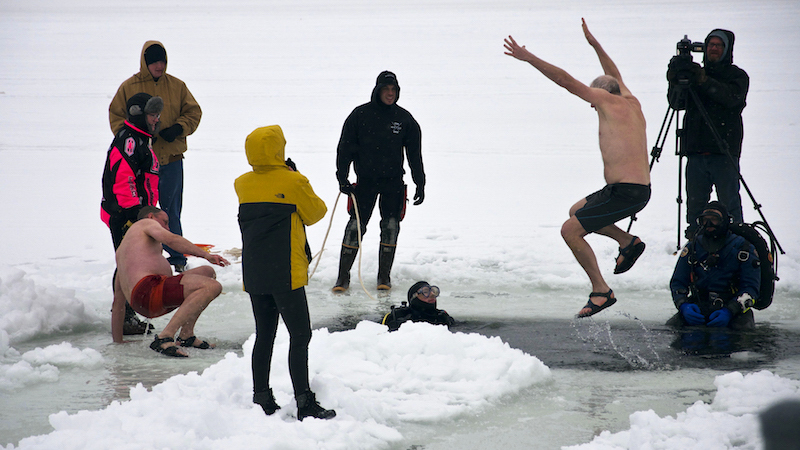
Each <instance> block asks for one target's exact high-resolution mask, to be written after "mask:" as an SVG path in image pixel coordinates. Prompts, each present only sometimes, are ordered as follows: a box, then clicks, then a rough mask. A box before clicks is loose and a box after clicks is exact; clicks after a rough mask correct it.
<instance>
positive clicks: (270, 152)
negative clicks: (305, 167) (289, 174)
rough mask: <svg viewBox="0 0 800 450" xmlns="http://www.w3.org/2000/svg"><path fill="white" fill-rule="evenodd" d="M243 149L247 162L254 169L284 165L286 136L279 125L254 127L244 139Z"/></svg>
mask: <svg viewBox="0 0 800 450" xmlns="http://www.w3.org/2000/svg"><path fill="white" fill-rule="evenodd" d="M244 149H245V152H246V153H247V162H248V163H249V164H250V165H251V166H253V170H255V171H258V170H256V169H258V168H259V167H264V166H284V167H286V160H285V158H284V154H285V149H286V138H284V137H283V130H282V129H281V127H280V126H279V125H270V126H268V127H261V128H256V129H255V130H254V131H253V132H252V133H250V135H249V136H247V139H246V140H245V141H244Z"/></svg>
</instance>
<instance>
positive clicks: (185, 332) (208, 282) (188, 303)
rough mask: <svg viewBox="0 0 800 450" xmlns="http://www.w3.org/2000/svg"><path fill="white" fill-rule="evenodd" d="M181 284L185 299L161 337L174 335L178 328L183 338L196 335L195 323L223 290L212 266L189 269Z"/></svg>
mask: <svg viewBox="0 0 800 450" xmlns="http://www.w3.org/2000/svg"><path fill="white" fill-rule="evenodd" d="M209 271H210V272H209ZM208 275H211V276H208ZM181 285H183V294H184V298H185V300H184V301H183V304H182V305H181V306H180V307H179V308H178V309H177V310H176V311H175V314H174V315H173V316H172V318H171V319H170V321H169V323H167V325H166V326H165V327H164V329H163V330H161V332H160V333H159V334H158V337H160V338H163V337H173V336H175V334H176V333H178V330H180V334H179V335H178V337H180V338H181V339H188V338H190V337H192V336H194V325H195V323H196V322H197V319H198V318H200V314H202V312H203V311H204V310H205V309H206V307H208V305H209V304H210V303H211V301H212V300H214V299H215V298H217V297H218V296H219V294H220V293H221V292H222V285H221V284H219V282H218V281H217V280H215V279H214V269H213V268H212V267H210V266H201V267H197V268H194V269H191V270H187V271H186V272H184V273H183V278H181Z"/></svg>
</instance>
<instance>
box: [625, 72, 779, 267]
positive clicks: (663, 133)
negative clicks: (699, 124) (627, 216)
mask: <svg viewBox="0 0 800 450" xmlns="http://www.w3.org/2000/svg"><path fill="white" fill-rule="evenodd" d="M676 89H677V92H678V95H679V96H681V97H682V98H679V99H678V101H677V102H676V103H677V104H679V105H686V104H687V99H688V100H691V101H692V102H693V104H694V106H696V107H697V110H698V111H699V112H700V115H701V116H702V117H703V121H704V122H705V124H706V125H707V126H708V128H709V130H710V131H711V134H712V136H713V137H714V140H715V141H716V143H717V146H718V147H719V149H720V151H721V152H722V154H724V155H726V156H727V157H728V158H729V159H730V160H731V162H732V163H733V164H734V166H735V167H738V161H737V160H736V159H735V158H734V157H733V155H731V152H730V148H729V146H728V143H727V142H726V141H725V140H724V139H722V137H721V136H720V134H719V132H718V131H717V129H716V127H714V124H713V123H712V122H711V118H710V117H709V115H708V112H707V111H706V109H705V107H704V106H703V104H702V103H701V102H700V98H699V97H698V96H697V92H695V91H694V89H693V88H692V86H691V85H689V84H688V82H684V83H680V82H679V83H678V84H677V85H676ZM687 95H688V98H687ZM673 119H675V154H676V155H677V156H678V197H677V198H676V199H675V200H676V201H677V202H678V239H677V246H676V253H677V251H679V250H680V249H681V205H682V204H683V197H682V190H683V186H682V181H683V157H684V156H686V155H685V154H684V152H682V151H681V149H683V148H685V147H683V146H682V144H685V142H684V139H685V136H684V133H683V128H681V122H680V114H679V113H678V110H677V109H675V108H674V107H673V106H672V104H669V105H668V106H667V112H666V114H665V115H664V120H663V121H662V123H661V130H660V131H659V132H658V137H657V138H656V142H655V144H654V145H653V150H652V151H651V152H650V156H651V159H650V170H651V171H652V170H653V164H654V163H655V162H656V161H658V160H659V158H660V157H661V151H662V150H663V148H664V143H665V142H666V140H667V135H668V134H669V128H670V125H671V124H672V121H673ZM738 179H739V183H740V184H741V185H742V186H743V187H744V190H745V191H746V192H747V195H748V196H749V197H750V200H751V201H752V202H753V209H755V210H756V211H758V215H759V216H761V221H762V222H763V224H764V229H765V230H766V232H767V233H768V234H769V237H770V238H771V239H772V240H773V241H774V242H775V245H776V246H777V248H778V250H779V251H780V252H781V254H785V253H786V252H784V251H783V247H781V245H780V243H779V242H778V239H777V238H776V237H775V234H774V233H773V232H772V228H771V227H770V226H769V223H767V219H766V217H764V214H763V213H762V212H761V204H760V203H758V202H757V201H756V199H755V197H754V196H753V193H752V192H751V191H750V188H749V187H748V186H747V183H746V182H745V181H744V177H742V173H741V170H740V171H739V172H738ZM634 220H636V216H635V215H634V216H632V217H631V222H630V224H629V225H628V231H630V229H631V225H633V221H634Z"/></svg>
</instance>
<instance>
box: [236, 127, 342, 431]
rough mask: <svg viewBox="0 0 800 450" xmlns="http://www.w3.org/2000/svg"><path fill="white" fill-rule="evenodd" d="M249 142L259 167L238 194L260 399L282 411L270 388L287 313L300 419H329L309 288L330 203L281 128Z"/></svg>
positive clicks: (239, 184)
mask: <svg viewBox="0 0 800 450" xmlns="http://www.w3.org/2000/svg"><path fill="white" fill-rule="evenodd" d="M244 147H245V151H246V153H247V162H248V163H249V164H250V165H251V166H253V171H252V172H248V173H246V174H244V175H242V176H240V177H239V178H237V179H236V181H234V188H235V189H236V195H237V196H238V197H239V227H240V229H241V232H242V278H243V281H244V290H245V291H246V292H247V293H248V294H250V301H251V303H252V306H253V315H254V316H255V322H256V342H255V345H254V346H253V356H252V370H253V403H256V404H258V405H260V406H261V408H262V409H263V410H264V413H266V414H267V415H271V414H273V413H274V412H275V411H277V410H278V409H280V406H278V404H277V402H276V401H275V397H274V396H273V394H272V389H270V388H269V372H270V363H271V361H272V351H273V345H274V343H275V335H276V333H277V330H278V317H279V316H280V317H282V318H283V323H284V324H285V325H286V328H287V330H288V331H289V375H290V377H291V379H292V386H293V388H294V394H295V399H296V401H297V418H298V419H299V420H303V419H304V418H305V417H316V418H319V419H330V418H332V417H334V416H335V415H336V412H335V411H333V410H329V409H325V408H322V407H321V406H320V405H319V403H317V401H316V396H315V394H314V393H313V392H311V389H310V386H309V380H308V344H309V342H310V341H311V320H310V318H309V314H308V300H307V299H306V291H305V285H306V284H308V264H309V262H310V260H311V251H310V249H309V246H308V242H307V241H306V232H305V226H306V225H312V224H314V223H317V222H319V221H320V220H321V219H322V218H323V217H324V216H325V213H326V212H327V211H328V208H327V207H326V206H325V202H323V201H322V200H321V199H320V198H319V197H317V195H316V194H315V193H314V190H313V189H312V188H311V184H310V183H309V182H308V179H307V178H306V177H305V176H303V175H302V174H300V172H297V170H296V167H295V165H294V163H293V162H292V161H291V160H290V159H289V160H286V159H284V149H285V147H286V139H285V138H284V136H283V130H281V127H280V126H278V125H271V126H267V127H261V128H257V129H256V130H255V131H253V132H252V133H250V135H249V136H247V139H246V140H245V144H244Z"/></svg>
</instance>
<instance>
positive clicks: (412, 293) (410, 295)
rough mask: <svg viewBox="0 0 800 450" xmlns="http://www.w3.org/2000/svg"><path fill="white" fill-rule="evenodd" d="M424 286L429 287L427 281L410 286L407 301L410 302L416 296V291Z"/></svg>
mask: <svg viewBox="0 0 800 450" xmlns="http://www.w3.org/2000/svg"><path fill="white" fill-rule="evenodd" d="M425 286H430V284H429V283H428V282H427V281H417V282H416V283H414V284H412V285H411V288H410V289H409V290H408V301H409V302H410V301H411V300H413V299H414V298H415V297H416V296H417V291H418V290H420V289H421V288H424V287H425Z"/></svg>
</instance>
